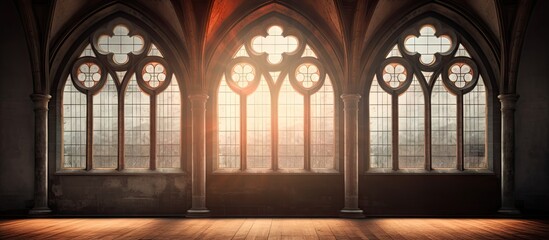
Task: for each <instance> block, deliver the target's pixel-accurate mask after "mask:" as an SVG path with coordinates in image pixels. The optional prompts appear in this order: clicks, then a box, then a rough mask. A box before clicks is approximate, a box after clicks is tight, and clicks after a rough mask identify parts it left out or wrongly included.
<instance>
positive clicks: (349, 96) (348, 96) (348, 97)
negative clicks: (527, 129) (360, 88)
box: [341, 93, 362, 102]
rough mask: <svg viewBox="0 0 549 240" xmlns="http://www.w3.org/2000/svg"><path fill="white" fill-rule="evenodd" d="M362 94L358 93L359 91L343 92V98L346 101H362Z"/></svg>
mask: <svg viewBox="0 0 549 240" xmlns="http://www.w3.org/2000/svg"><path fill="white" fill-rule="evenodd" d="M361 97H362V96H360V94H357V93H344V94H341V99H343V102H346V101H356V102H358V101H360V98H361Z"/></svg>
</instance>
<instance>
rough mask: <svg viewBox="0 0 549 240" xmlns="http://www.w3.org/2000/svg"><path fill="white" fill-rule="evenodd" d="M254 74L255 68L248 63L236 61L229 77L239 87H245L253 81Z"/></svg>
mask: <svg viewBox="0 0 549 240" xmlns="http://www.w3.org/2000/svg"><path fill="white" fill-rule="evenodd" d="M255 75H256V70H255V68H254V67H253V66H252V65H251V64H249V63H237V64H235V65H234V67H233V68H232V70H231V79H232V80H233V81H234V82H235V83H236V84H237V85H238V86H239V87H240V88H245V87H247V86H248V85H249V84H250V83H251V82H252V81H254V79H255Z"/></svg>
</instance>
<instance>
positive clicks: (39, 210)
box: [29, 207, 51, 215]
mask: <svg viewBox="0 0 549 240" xmlns="http://www.w3.org/2000/svg"><path fill="white" fill-rule="evenodd" d="M50 213H51V209H49V208H47V207H38V208H33V209H31V210H29V215H47V214H50Z"/></svg>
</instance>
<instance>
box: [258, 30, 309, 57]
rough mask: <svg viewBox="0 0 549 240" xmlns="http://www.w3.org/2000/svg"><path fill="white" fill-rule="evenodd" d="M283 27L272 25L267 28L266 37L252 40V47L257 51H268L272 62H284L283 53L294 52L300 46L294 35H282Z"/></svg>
mask: <svg viewBox="0 0 549 240" xmlns="http://www.w3.org/2000/svg"><path fill="white" fill-rule="evenodd" d="M282 32H283V30H282V28H281V27H279V26H272V27H270V28H269V29H268V30H267V33H268V35H267V36H266V37H261V36H258V37H255V38H254V39H253V40H252V49H253V50H254V51H255V52H257V53H267V54H268V56H267V60H268V61H269V63H271V64H279V63H281V62H282V58H283V57H282V54H283V53H292V52H294V51H296V50H297V48H298V40H297V38H296V37H293V36H287V37H284V36H282Z"/></svg>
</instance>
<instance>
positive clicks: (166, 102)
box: [61, 18, 182, 170]
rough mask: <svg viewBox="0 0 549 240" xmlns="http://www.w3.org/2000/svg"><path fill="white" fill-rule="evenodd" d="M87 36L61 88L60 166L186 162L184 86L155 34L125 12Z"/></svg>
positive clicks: (119, 166)
mask: <svg viewBox="0 0 549 240" xmlns="http://www.w3.org/2000/svg"><path fill="white" fill-rule="evenodd" d="M88 41H89V43H88V44H87V46H86V47H85V48H84V50H83V51H82V53H81V54H80V56H79V57H78V58H77V59H76V60H74V61H73V62H72V63H71V64H70V69H71V70H70V74H69V76H68V77H67V80H66V82H65V85H64V88H63V112H62V117H63V122H62V128H63V161H62V167H61V168H62V169H86V170H92V169H118V170H123V169H150V170H156V169H157V168H181V166H182V164H181V155H182V154H181V152H182V151H181V147H182V146H181V136H182V134H181V130H182V128H181V117H182V115H181V113H182V111H181V106H182V104H181V96H180V87H179V84H178V80H177V79H176V77H175V74H174V73H173V68H172V66H171V65H170V64H168V62H167V61H166V59H165V58H164V57H163V55H162V53H161V51H160V50H159V49H158V48H157V45H156V42H155V41H154V40H153V39H151V38H150V37H149V35H148V34H147V33H146V32H144V31H143V30H142V29H141V28H140V27H138V26H136V25H135V24H133V23H131V22H129V21H127V20H125V19H121V18H117V19H115V20H113V21H111V22H109V23H108V24H106V25H104V26H103V27H101V28H99V29H98V30H96V31H95V32H94V33H93V34H92V36H90V38H89V40H88Z"/></svg>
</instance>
